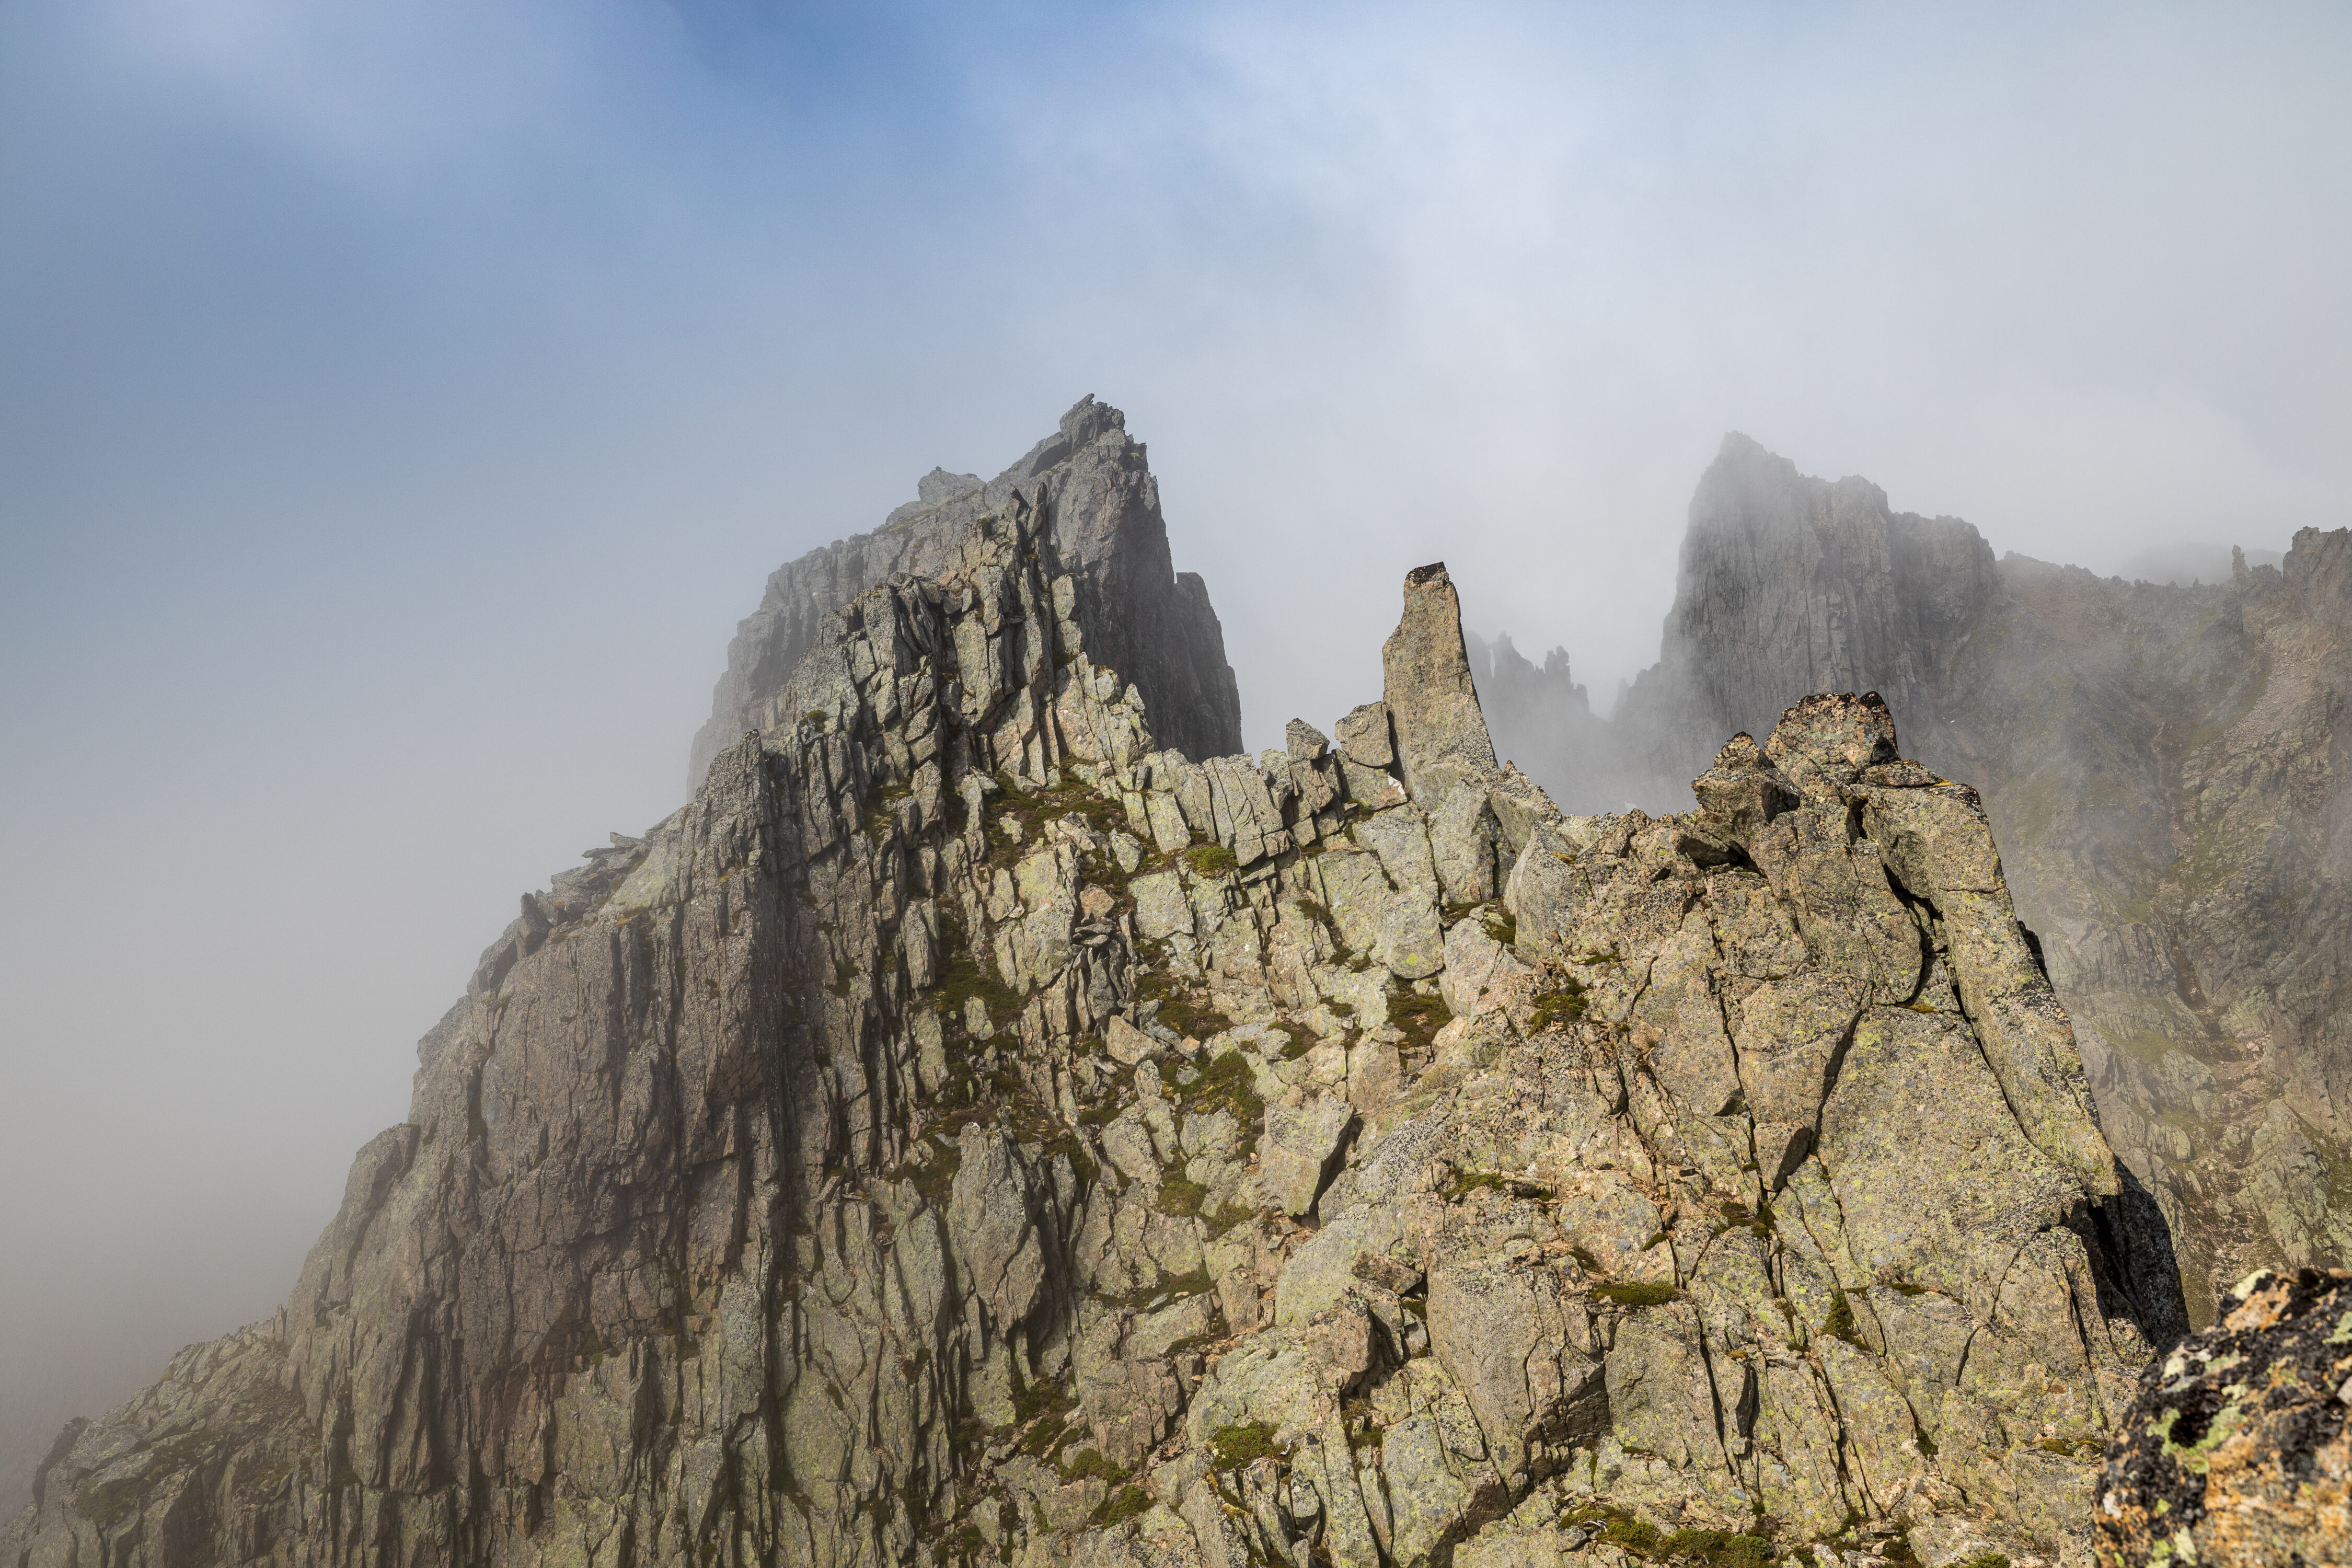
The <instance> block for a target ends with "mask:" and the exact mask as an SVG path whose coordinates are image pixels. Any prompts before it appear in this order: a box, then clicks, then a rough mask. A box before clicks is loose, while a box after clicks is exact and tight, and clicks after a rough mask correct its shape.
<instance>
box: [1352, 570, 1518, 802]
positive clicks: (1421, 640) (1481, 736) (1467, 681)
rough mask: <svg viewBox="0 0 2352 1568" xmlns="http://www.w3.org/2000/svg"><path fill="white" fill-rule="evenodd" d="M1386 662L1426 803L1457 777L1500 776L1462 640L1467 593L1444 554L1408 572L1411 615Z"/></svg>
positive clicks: (1401, 770)
mask: <svg viewBox="0 0 2352 1568" xmlns="http://www.w3.org/2000/svg"><path fill="white" fill-rule="evenodd" d="M1381 671H1382V673H1383V676H1384V677H1385V683H1384V685H1383V688H1382V691H1381V700H1382V701H1383V702H1384V703H1385V705H1386V707H1387V709H1388V717H1389V722H1390V724H1391V726H1392V727H1393V731H1394V734H1395V737H1396V766H1397V773H1398V776H1399V777H1401V778H1402V780H1403V781H1404V786H1405V789H1406V790H1407V792H1409V793H1410V794H1411V795H1412V797H1413V799H1415V800H1416V801H1420V802H1422V803H1423V809H1432V808H1433V807H1435V806H1436V805H1438V804H1439V803H1440V802H1442V801H1443V800H1444V797H1445V796H1446V795H1448V794H1450V793H1451V792H1452V791H1453V790H1454V788H1455V787H1456V786H1457V785H1461V784H1477V785H1482V786H1483V785H1484V784H1486V781H1487V780H1488V779H1490V778H1491V777H1493V776H1494V774H1495V773H1496V765H1495V744H1494V742H1493V741H1492V740H1490V739H1489V738H1488V737H1487V734H1486V719H1485V718H1484V717H1483V716H1482V715H1481V714H1480V713H1479V711H1478V692H1477V689H1476V686H1475V683H1474V682H1473V680H1472V679H1471V675H1470V654H1469V650H1468V649H1467V648H1466V647H1464V646H1463V641H1462V599H1461V595H1458V594H1456V593H1455V592H1454V580H1453V579H1452V578H1450V577H1448V576H1447V575H1446V574H1445V563H1444V562H1442V561H1441V562H1438V563H1434V564H1433V565H1428V566H1420V567H1416V568H1414V569H1413V570H1412V572H1410V573H1408V574H1406V576H1405V580H1404V616H1403V618H1402V619H1401V620H1399V621H1398V623H1397V629H1396V630H1395V632H1394V633H1392V634H1391V636H1390V637H1389V640H1388V641H1387V642H1386V643H1385V644H1383V645H1382V646H1381ZM1359 711H1361V710H1359Z"/></svg>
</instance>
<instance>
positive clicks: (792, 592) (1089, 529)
mask: <svg viewBox="0 0 2352 1568" xmlns="http://www.w3.org/2000/svg"><path fill="white" fill-rule="evenodd" d="M915 491H916V495H915V499H914V500H911V501H909V502H908V503H907V504H906V505H904V506H902V507H899V508H898V510H895V511H893V512H891V514H890V515H889V516H888V517H887V519H885V520H884V521H883V524H882V526H881V527H880V528H878V529H877V530H875V531H873V532H871V533H861V534H858V535H856V537H854V538H850V539H845V540H842V541H840V542H837V543H834V544H829V545H826V546H825V547H824V549H822V550H814V551H811V552H809V553H808V554H806V555H803V556H802V557H801V558H800V559H799V560H797V561H794V562H792V563H789V564H786V565H784V566H781V567H778V568H777V569H776V573H775V574H774V575H773V576H772V577H770V578H769V579H768V587H767V592H766V593H765V594H764V595H762V596H761V600H760V607H759V609H758V610H756V611H754V612H753V613H752V615H751V617H750V618H749V619H748V620H746V621H744V622H743V624H742V625H741V626H739V627H738V628H737V629H736V634H735V640H734V641H733V642H732V643H730V644H729V645H728V648H727V671H726V673H725V674H724V675H722V676H720V677H719V685H718V688H717V689H716V690H715V691H713V692H712V694H711V700H710V718H709V721H707V722H706V723H705V724H704V725H703V726H702V729H701V730H700V731H698V732H697V734H696V735H695V737H694V752H693V756H692V758H691V765H690V767H689V769H688V774H689V776H688V781H687V782H688V788H695V787H698V786H699V785H700V784H701V783H702V775H703V773H704V771H705V770H706V769H708V768H709V766H710V759H711V758H712V757H714V756H716V755H718V754H719V752H720V751H721V750H723V749H725V748H726V747H728V746H730V745H732V744H734V742H735V741H736V739H737V738H738V737H739V736H740V735H741V734H742V733H743V732H744V731H746V730H764V729H768V728H770V727H772V725H775V724H777V723H780V722H785V721H790V720H791V719H793V718H794V717H797V715H793V714H790V713H786V712H783V711H782V710H780V709H778V707H777V706H776V700H777V699H778V697H779V696H780V695H781V694H782V689H783V685H784V682H785V681H786V680H787V679H790V678H791V676H792V673H793V670H794V669H795V668H798V666H799V664H800V661H801V659H802V658H803V657H804V656H805V655H806V654H807V653H808V651H809V649H810V648H811V647H814V645H815V643H816V641H817V639H818V637H820V635H821V632H822V628H823V626H824V619H825V617H826V616H829V615H831V614H833V613H834V612H835V610H836V609H837V608H839V607H840V606H841V605H845V604H847V603H848V602H849V601H850V600H852V599H854V598H856V596H857V595H859V594H861V593H864V592H865V591H866V589H868V588H870V587H872V586H874V584H877V583H880V582H882V581H884V580H885V579H887V578H888V577H889V576H891V575H892V574H895V573H908V574H914V575H917V576H931V577H937V576H941V575H944V574H947V573H949V572H950V571H952V570H953V569H954V566H955V563H956V561H957V558H958V557H959V555H960V554H961V552H962V551H963V550H965V549H966V548H967V546H968V542H969V540H970V538H971V530H972V525H973V522H974V521H975V520H976V519H978V518H980V517H982V515H988V514H998V515H1001V514H1003V512H1004V511H1005V510H1007V509H1008V508H1009V507H1010V506H1012V505H1013V498H1014V497H1015V496H1016V495H1017V496H1018V497H1019V498H1020V502H1019V504H1021V505H1022V506H1024V507H1025V508H1027V509H1028V510H1029V512H1030V513H1031V515H1032V516H1033V518H1034V522H1035V526H1036V528H1037V530H1038V531H1039V532H1041V533H1043V534H1045V535H1046V536H1047V537H1049V538H1051V539H1052V540H1053V541H1054V543H1055V548H1056V549H1057V550H1059V551H1060V552H1061V554H1062V558H1063V563H1064V565H1065V567H1066V570H1067V573H1068V575H1069V577H1070V584H1071V591H1072V593H1073V594H1074V595H1076V605H1075V606H1074V607H1075V609H1076V614H1077V616H1078V619H1079V621H1080V622H1081V623H1082V624H1084V625H1085V626H1086V627H1087V632H1088V634H1089V635H1090V636H1091V637H1092V638H1093V639H1094V641H1093V647H1094V650H1095V653H1096V655H1097V657H1098V658H1101V659H1103V660H1104V662H1105V663H1107V664H1108V665H1109V666H1110V667H1111V668H1115V669H1117V670H1118V671H1119V672H1120V674H1121V675H1123V676H1124V677H1126V679H1128V681H1129V683H1130V684H1132V685H1133V686H1134V687H1135V689H1136V690H1137V692H1138V694H1139V699H1140V700H1141V702H1142V704H1143V705H1144V706H1145V707H1146V709H1147V710H1149V711H1150V713H1151V714H1152V715H1153V718H1154V726H1153V728H1154V733H1155V734H1156V735H1157V737H1158V739H1159V741H1160V744H1162V745H1166V746H1173V747H1174V748H1176V749H1177V750H1178V751H1181V752H1183V753H1184V754H1185V755H1186V756H1189V757H1213V756H1221V755H1223V754H1225V753H1228V752H1238V751H1240V750H1241V749H1242V705H1241V693H1240V689H1239V688H1238V687H1237V686H1236V685H1235V684H1234V672H1233V669H1232V667H1231V666H1229V665H1227V664H1226V662H1225V642H1224V631H1223V628H1222V627H1221V626H1219V625H1218V624H1217V614H1216V611H1215V610H1214V609H1213V608H1211V607H1210V605H1209V590H1208V586H1207V584H1204V583H1203V582H1202V580H1201V578H1200V575H1199V574H1197V573H1192V572H1182V573H1180V572H1177V571H1176V570H1175V569H1174V567H1173V565H1172V564H1171V559H1170V555H1169V551H1168V527H1167V524H1166V522H1165V521H1163V520H1162V519H1161V517H1160V485H1159V481H1158V480H1156V479H1153V478H1152V475H1151V470H1150V466H1149V464H1148V463H1147V461H1146V454H1145V451H1144V447H1143V444H1142V443H1141V442H1139V441H1137V440H1135V439H1133V438H1132V437H1129V435H1128V434H1127V416H1126V415H1124V414H1122V413H1121V412H1119V410H1118V409H1116V408H1113V407H1111V406H1110V405H1108V404H1102V403H1097V402H1096V401H1095V400H1094V397H1093V395H1091V394H1090V395H1087V396H1086V397H1082V398H1080V399H1079V400H1078V402H1077V403H1076V405H1074V406H1073V407H1072V408H1071V409H1070V411H1069V412H1068V413H1067V414H1065V415H1063V416H1062V420H1061V425H1060V426H1059V428H1058V429H1056V430H1055V433H1054V434H1053V435H1051V436H1048V437H1045V439H1044V440H1042V441H1040V442H1038V443H1037V444H1036V445H1035V446H1034V447H1031V448H1030V449H1029V451H1028V453H1027V454H1026V455H1025V456H1024V457H1023V458H1022V459H1021V460H1020V461H1019V462H1017V463H1014V464H1013V466H1012V467H1011V468H1007V469H1005V470H1004V471H1003V473H1001V474H999V475H997V476H996V478H995V479H991V480H989V481H987V482H986V483H984V484H983V483H982V481H981V479H979V478H978V476H976V475H972V474H950V473H949V472H948V471H947V470H946V469H944V468H933V469H932V470H931V471H930V472H929V473H928V474H926V475H924V476H923V478H922V479H920V480H919V481H918V482H917V484H916V487H915Z"/></svg>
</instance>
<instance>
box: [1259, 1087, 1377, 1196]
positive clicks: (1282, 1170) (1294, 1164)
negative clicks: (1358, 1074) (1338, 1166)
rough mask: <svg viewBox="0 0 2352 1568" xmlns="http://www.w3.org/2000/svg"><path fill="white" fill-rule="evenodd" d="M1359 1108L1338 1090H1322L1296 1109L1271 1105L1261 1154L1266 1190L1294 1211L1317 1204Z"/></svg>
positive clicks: (1266, 1115)
mask: <svg viewBox="0 0 2352 1568" xmlns="http://www.w3.org/2000/svg"><path fill="white" fill-rule="evenodd" d="M1355 1114H1356V1113H1355V1110H1354V1109H1353V1108H1352V1107H1350V1106H1349V1104H1348V1100H1347V1097H1346V1096H1345V1095H1339V1094H1326V1095H1321V1096H1319V1097H1318V1098H1317V1099H1315V1100H1312V1101H1310V1102H1309V1103H1308V1104H1307V1105H1305V1106H1303V1107H1301V1108H1299V1109H1297V1110H1287V1109H1285V1108H1282V1107H1279V1106H1277V1107H1273V1108H1271V1109H1269V1110H1267V1111H1266V1113H1265V1140H1264V1141H1263V1142H1260V1143H1259V1145H1258V1158H1259V1160H1260V1161H1261V1162H1262V1163H1263V1164H1264V1168H1265V1176H1264V1180H1265V1187H1266V1194H1267V1196H1268V1197H1270V1198H1271V1199H1272V1200H1273V1201H1274V1203H1275V1205H1276V1206H1277V1207H1279V1208H1280V1209H1281V1210H1282V1211H1283V1212H1284V1213H1286V1214H1290V1215H1303V1214H1305V1213H1307V1211H1308V1210H1310V1209H1312V1208H1313V1207H1314V1206H1315V1200H1316V1198H1317V1197H1318V1195H1319V1194H1321V1193H1322V1191H1323V1184H1325V1183H1326V1182H1328V1181H1329V1180H1330V1178H1331V1171H1332V1163H1333V1162H1334V1161H1335V1160H1336V1159H1337V1158H1338V1157H1339V1147H1340V1140H1341V1139H1343V1138H1345V1137H1346V1136H1347V1132H1348V1128H1349V1125H1350V1124H1352V1123H1353V1122H1354V1121H1355Z"/></svg>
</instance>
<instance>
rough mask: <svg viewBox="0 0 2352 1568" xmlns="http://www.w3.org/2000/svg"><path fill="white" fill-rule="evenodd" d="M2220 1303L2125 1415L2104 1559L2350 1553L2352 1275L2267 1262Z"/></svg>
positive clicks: (2282, 1566) (2101, 1531) (2285, 1560)
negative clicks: (2286, 1271)
mask: <svg viewBox="0 0 2352 1568" xmlns="http://www.w3.org/2000/svg"><path fill="white" fill-rule="evenodd" d="M2222 1306H2223V1313H2222V1317H2221V1322H2220V1323H2219V1324H2217V1325H2216V1326H2215V1327H2214V1328H2212V1329H2210V1330H2209V1331H2206V1332H2204V1333H2200V1334H2198V1335H2195V1336H2193V1337H2192V1338H2190V1339H2189V1340H2188V1341H2186V1342H2183V1343H2182V1344H2181V1345H2180V1346H2179V1348H2178V1349H2176V1350H2175V1351H2173V1352H2172V1353H2171V1354H2170V1355H2168V1356H2167V1357H2165V1358H2164V1361H2163V1363H2161V1364H2160V1365H2158V1366H2153V1367H2150V1368H2149V1369H2148V1372H2147V1386H2146V1388H2145V1390H2144V1391H2143V1392H2142V1394H2141V1395H2140V1397H2139V1399H2138V1401H2137V1403H2135V1404H2134V1405H2132V1407H2131V1410H2130V1412H2129V1414H2127V1415H2126V1416H2125V1418H2124V1422H2123V1427H2122V1431H2121V1433H2120V1434H2119V1436H2118V1438H2117V1441H2116V1445H2115V1447H2114V1449H2113V1451H2112V1453H2111V1454H2110V1456H2109V1458H2108V1460H2107V1470H2106V1475H2105V1479H2103V1481H2102V1483H2101V1486H2100V1494H2099V1508H2098V1531H2097V1552H2098V1561H2099V1563H2101V1564H2102V1568H2148V1565H2151V1564H2159V1563H2214V1564H2222V1563H2228V1564H2245V1565H2247V1568H2253V1565H2255V1564H2265V1565H2267V1564H2272V1563H2275V1564H2278V1565H2279V1568H2286V1565H2287V1564H2290V1563H2293V1564H2304V1563H2308V1564H2313V1565H2317V1564H2322V1563H2352V1434H2347V1430H2346V1420H2347V1415H2352V1408H2348V1407H2352V1276H2347V1275H2346V1274H2343V1273H2340V1272H2323V1271H2321V1270H2318V1269H2313V1268H2305V1269H2298V1270H2297V1271H2296V1272H2294V1274H2292V1275H2279V1274H2273V1273H2271V1272H2269V1271H2268V1270H2264V1271H2262V1272H2260V1273H2256V1274H2253V1275H2252V1276H2250V1277H2248V1278H2247V1279H2244V1280H2243V1281H2242V1282H2241V1283H2240V1284H2239V1285H2238V1286H2237V1288H2236V1289H2234V1290H2232V1291H2231V1293H2230V1295H2229V1296H2228V1298H2227V1299H2226V1300H2224V1301H2223V1303H2222Z"/></svg>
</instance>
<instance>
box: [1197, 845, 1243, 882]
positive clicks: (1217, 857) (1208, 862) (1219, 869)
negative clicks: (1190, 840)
mask: <svg viewBox="0 0 2352 1568" xmlns="http://www.w3.org/2000/svg"><path fill="white" fill-rule="evenodd" d="M1183 858H1184V864H1186V865H1187V866H1190V867H1192V869H1193V870H1195V871H1198V872H1199V873H1200V874H1201V875H1202V876H1203V877H1225V876H1231V875H1232V874H1233V873H1234V872H1235V871H1238V870H1240V869H1241V862H1240V861H1239V860H1237V859H1235V858H1234V852H1233V851H1232V850H1230V849H1228V848H1226V847H1224V846H1223V845H1222V844H1195V845H1193V846H1192V847H1191V848H1190V849H1187V850H1185V851H1184V857H1183Z"/></svg>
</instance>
